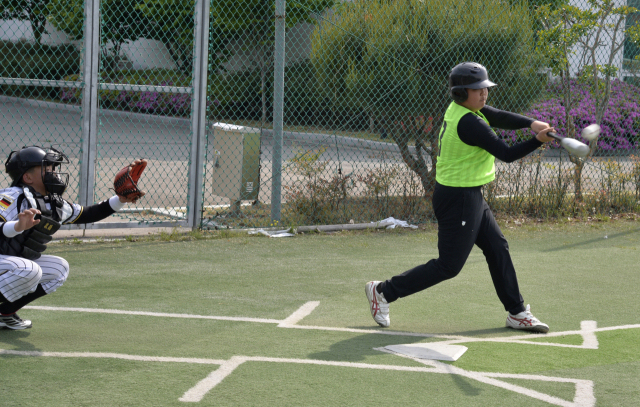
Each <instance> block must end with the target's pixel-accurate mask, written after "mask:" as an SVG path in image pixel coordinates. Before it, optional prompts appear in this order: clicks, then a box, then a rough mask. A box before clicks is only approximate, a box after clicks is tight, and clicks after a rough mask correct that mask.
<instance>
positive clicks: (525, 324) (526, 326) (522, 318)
mask: <svg viewBox="0 0 640 407" xmlns="http://www.w3.org/2000/svg"><path fill="white" fill-rule="evenodd" d="M506 326H507V328H513V329H520V330H523V331H531V332H538V333H542V334H546V333H547V332H549V325H547V324H545V323H542V322H540V320H539V319H538V318H536V317H534V316H533V314H532V313H531V306H530V305H529V304H527V309H526V310H524V311H522V312H521V313H519V314H516V315H511V313H509V316H508V317H507V323H506Z"/></svg>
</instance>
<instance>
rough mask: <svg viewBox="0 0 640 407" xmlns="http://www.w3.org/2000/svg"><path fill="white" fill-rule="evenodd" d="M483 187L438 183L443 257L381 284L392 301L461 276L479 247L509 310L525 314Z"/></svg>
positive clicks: (436, 203)
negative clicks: (468, 259)
mask: <svg viewBox="0 0 640 407" xmlns="http://www.w3.org/2000/svg"><path fill="white" fill-rule="evenodd" d="M481 188H482V187H469V188H458V187H447V186H444V185H440V184H436V188H435V191H434V193H433V210H434V212H435V215H436V219H437V220H438V252H439V258H437V259H432V260H430V261H429V262H428V263H426V264H423V265H420V266H417V267H415V268H413V269H411V270H408V271H405V272H404V273H402V274H399V275H397V276H394V277H392V278H391V279H390V280H387V281H384V282H382V283H381V284H380V285H378V291H379V292H381V293H382V294H384V297H385V299H386V300H387V301H388V302H392V301H395V300H397V299H398V298H402V297H406V296H408V295H411V294H414V293H417V292H418V291H422V290H424V289H427V288H429V287H431V286H434V285H436V284H438V283H440V282H442V281H444V280H448V279H450V278H453V277H455V276H457V275H458V273H460V270H462V267H463V266H464V264H465V262H466V261H467V258H468V257H469V253H471V249H472V248H473V245H474V244H475V245H476V246H478V247H479V248H480V249H481V250H482V253H483V254H484V256H485V258H486V259H487V264H488V265H489V272H490V273H491V279H492V280H493V285H494V287H495V289H496V292H497V294H498V297H499V298H500V301H502V304H503V305H504V308H505V310H507V311H509V312H510V313H511V314H517V313H519V312H522V311H524V310H525V308H524V305H523V302H524V301H523V299H522V296H521V295H520V289H519V288H518V279H517V277H516V270H515V268H514V267H513V262H512V261H511V256H510V255H509V244H508V243H507V240H506V239H505V237H504V235H503V234H502V232H501V231H500V227H499V226H498V224H497V223H496V220H495V218H494V217H493V213H492V212H491V209H489V205H487V203H486V202H485V200H484V197H483V196H482V190H481Z"/></svg>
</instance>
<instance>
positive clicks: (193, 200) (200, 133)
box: [188, 0, 211, 229]
mask: <svg viewBox="0 0 640 407" xmlns="http://www.w3.org/2000/svg"><path fill="white" fill-rule="evenodd" d="M210 7H211V5H210V1H209V0H198V1H197V2H196V10H195V11H196V12H195V18H196V24H195V32H194V35H195V38H194V39H195V41H194V47H195V49H194V59H195V63H194V64H193V97H192V99H191V103H192V110H191V111H192V115H193V116H192V118H191V119H192V122H191V128H192V132H193V138H192V143H191V167H190V169H189V174H190V176H189V182H190V184H191V185H190V186H189V194H190V199H189V201H188V204H189V210H188V213H189V217H188V225H189V227H191V228H192V229H197V228H198V227H200V223H201V221H202V191H203V186H204V163H205V162H204V153H205V151H204V150H205V132H206V114H207V111H206V109H207V64H208V58H207V56H208V52H207V51H208V48H209V13H210Z"/></svg>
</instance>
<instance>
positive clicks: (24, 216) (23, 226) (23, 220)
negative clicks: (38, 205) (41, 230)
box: [13, 208, 40, 232]
mask: <svg viewBox="0 0 640 407" xmlns="http://www.w3.org/2000/svg"><path fill="white" fill-rule="evenodd" d="M38 214H40V211H39V210H37V209H35V208H30V209H25V210H24V211H22V213H19V214H18V223H16V224H15V226H14V227H13V229H14V230H15V231H16V232H22V231H23V230H27V229H31V228H32V227H34V226H35V225H37V224H38V223H40V219H35V216H36V215H38Z"/></svg>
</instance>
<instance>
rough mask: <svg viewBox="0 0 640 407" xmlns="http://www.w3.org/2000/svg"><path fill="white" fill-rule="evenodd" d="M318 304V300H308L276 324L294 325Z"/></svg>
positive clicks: (280, 325)
mask: <svg viewBox="0 0 640 407" xmlns="http://www.w3.org/2000/svg"><path fill="white" fill-rule="evenodd" d="M318 305H320V301H309V302H307V303H305V304H304V305H303V306H302V307H300V308H298V310H297V311H295V312H294V313H293V314H291V315H289V316H288V317H287V318H285V319H284V320H283V321H282V322H280V323H279V324H278V326H279V327H288V326H290V325H295V324H297V323H298V322H300V321H302V320H303V319H304V318H305V317H306V316H308V315H309V314H311V313H312V312H313V310H315V309H316V307H317V306H318Z"/></svg>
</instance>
